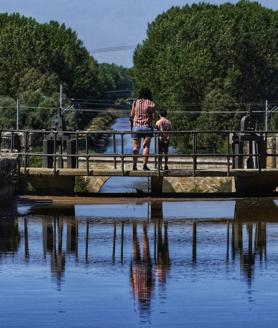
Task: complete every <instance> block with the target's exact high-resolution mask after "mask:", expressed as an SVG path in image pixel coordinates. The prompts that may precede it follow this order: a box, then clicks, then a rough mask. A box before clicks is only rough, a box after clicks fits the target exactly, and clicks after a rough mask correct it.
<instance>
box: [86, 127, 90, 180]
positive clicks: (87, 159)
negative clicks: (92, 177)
mask: <svg viewBox="0 0 278 328" xmlns="http://www.w3.org/2000/svg"><path fill="white" fill-rule="evenodd" d="M86 167H87V175H89V174H90V170H89V147H88V132H86Z"/></svg>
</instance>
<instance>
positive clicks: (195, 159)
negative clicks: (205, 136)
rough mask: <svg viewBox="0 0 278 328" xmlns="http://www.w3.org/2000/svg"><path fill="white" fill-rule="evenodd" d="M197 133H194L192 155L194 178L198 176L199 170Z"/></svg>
mask: <svg viewBox="0 0 278 328" xmlns="http://www.w3.org/2000/svg"><path fill="white" fill-rule="evenodd" d="M196 148H197V147H196V132H193V133H192V155H193V176H194V177H195V175H196V170H197V155H196Z"/></svg>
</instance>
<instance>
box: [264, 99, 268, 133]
mask: <svg viewBox="0 0 278 328" xmlns="http://www.w3.org/2000/svg"><path fill="white" fill-rule="evenodd" d="M264 124H265V131H268V100H266V101H265V123H264Z"/></svg>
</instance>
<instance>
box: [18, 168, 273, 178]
mask: <svg viewBox="0 0 278 328" xmlns="http://www.w3.org/2000/svg"><path fill="white" fill-rule="evenodd" d="M21 174H23V175H26V176H32V175H34V176H110V177H111V176H130V177H194V176H195V177H227V176H231V177H236V176H271V177H274V176H275V177H276V176H277V177H278V169H262V170H261V171H260V172H259V171H258V169H248V170H246V169H237V170H234V169H231V170H230V171H229V172H227V170H226V169H223V168H222V169H217V168H216V169H207V170H205V169H204V170H195V172H194V171H193V170H188V169H175V170H169V171H160V172H158V171H157V170H150V171H132V170H124V171H122V170H119V169H96V170H91V169H90V170H89V171H87V169H85V168H78V169H68V168H62V169H57V170H56V172H54V170H53V169H48V168H27V169H26V171H25V170H24V169H23V168H21Z"/></svg>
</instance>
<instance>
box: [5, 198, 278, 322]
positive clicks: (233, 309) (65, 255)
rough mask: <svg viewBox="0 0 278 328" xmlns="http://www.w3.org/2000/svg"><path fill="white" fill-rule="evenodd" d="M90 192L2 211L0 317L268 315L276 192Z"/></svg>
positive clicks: (277, 227) (258, 318)
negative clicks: (111, 196) (65, 201)
mask: <svg viewBox="0 0 278 328" xmlns="http://www.w3.org/2000/svg"><path fill="white" fill-rule="evenodd" d="M86 202H87V203H86ZM91 202H92V200H87V201H85V202H84V200H82V201H81V200H80V201H79V199H76V200H75V203H76V204H75V205H59V203H58V204H52V203H51V201H50V202H46V201H44V202H39V203H30V202H24V203H22V202H20V203H18V204H15V206H14V207H12V208H11V209H9V211H8V210H7V209H6V210H5V211H4V212H2V214H1V218H0V290H1V295H2V297H1V298H0V309H1V310H0V313H1V315H0V326H1V327H7V328H9V327H67V328H70V327H276V326H277V323H278V313H277V306H276V300H277V297H278V276H277V270H278V262H277V260H278V256H277V254H278V237H277V236H278V206H277V204H278V202H277V200H272V199H265V200H264V199H251V200H225V201H223V200H219V201H214V200H213V201H198V202H196V201H183V202H182V201H179V202H175V201H164V202H159V201H155V202H153V203H148V202H145V201H143V200H142V201H132V202H131V201H123V200H121V201H118V202H115V201H113V200H105V201H104V200H102V204H100V203H95V204H92V203H91ZM94 202H96V201H94ZM113 202H114V203H113ZM90 203H91V204H90Z"/></svg>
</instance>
